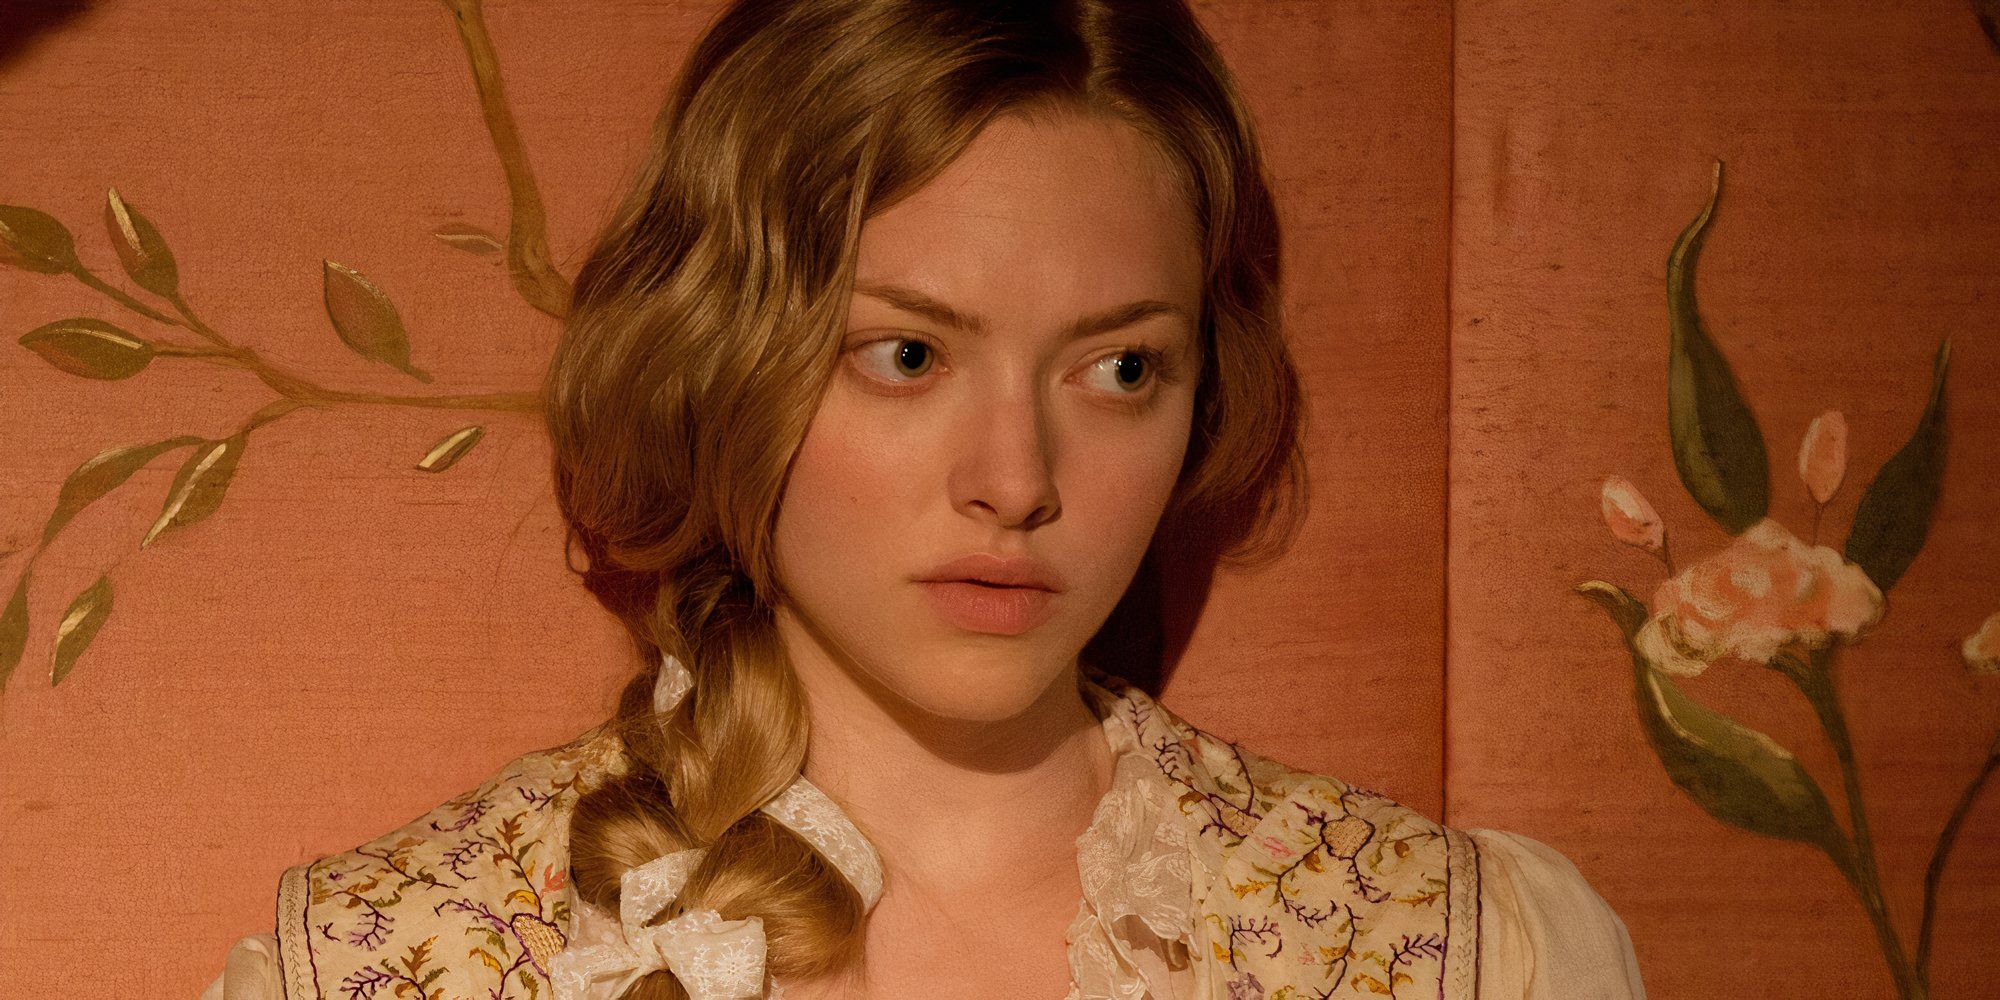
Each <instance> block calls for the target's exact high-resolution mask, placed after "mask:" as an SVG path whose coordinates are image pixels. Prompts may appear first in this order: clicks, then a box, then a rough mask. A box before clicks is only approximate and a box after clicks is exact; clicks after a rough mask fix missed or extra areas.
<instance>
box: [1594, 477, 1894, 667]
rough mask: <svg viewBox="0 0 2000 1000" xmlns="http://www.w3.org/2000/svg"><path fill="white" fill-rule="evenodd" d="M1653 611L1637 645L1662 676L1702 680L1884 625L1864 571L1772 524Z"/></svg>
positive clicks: (1693, 572)
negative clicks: (1722, 668)
mask: <svg viewBox="0 0 2000 1000" xmlns="http://www.w3.org/2000/svg"><path fill="white" fill-rule="evenodd" d="M1650 610H1651V612H1652V617H1651V618H1650V619H1648V620H1647V622H1646V624H1645V625H1644V626H1642V627H1640V629H1639V633H1638V634H1637V635H1636V636H1634V637H1633V643H1634V644H1635V645H1636V646H1637V647H1638V649H1639V652H1640V653H1642V654H1643V655H1645V657H1646V658H1647V659H1649V660H1651V661H1652V662H1653V664H1654V665H1655V666H1658V667H1659V668H1660V669H1661V670H1663V671H1666V672H1667V673H1670V674H1678V675H1680V676H1682V677H1693V676H1695V675H1696V674H1699V673H1701V672H1702V671H1703V670H1706V669H1708V667H1709V666H1710V665H1711V664H1714V663H1718V662H1723V661H1729V660H1740V661H1744V662H1749V663H1759V664H1763V663H1769V662H1771V658H1772V657H1774V656H1776V655H1777V653H1778V651H1779V650H1780V649H1783V648H1785V647H1787V646H1790V645H1792V644H1794V643H1797V644H1799V645H1801V646H1803V647H1805V648H1807V649H1820V648H1824V647H1825V646H1826V645H1828V644H1829V643H1831V642H1832V641H1833V640H1834V638H1835V637H1836V636H1838V637H1841V638H1843V639H1846V640H1847V641H1849V642H1852V641H1854V640H1855V639H1858V638H1859V637H1860V636H1861V635H1862V634H1863V633H1864V632H1866V631H1867V630H1868V629H1869V628H1870V627H1872V626H1873V625H1874V624H1875V623H1876V622H1877V621H1880V620H1881V618H1882V610H1883V600H1882V591H1881V590H1880V589H1879V588H1877V587H1876V586H1875V582H1874V581H1873V580H1870V579H1868V574H1867V573H1865V572H1863V571H1862V569H1861V567H1860V566H1857V565H1855V564H1854V563H1851V562H1848V561H1847V560H1846V559H1844V558H1842V557H1841V555H1840V553H1838V552H1836V551H1834V550H1833V549H1830V548H1828V547H1826V546H1824V545H1807V544H1806V543H1804V542H1802V541H1800V540H1799V539H1798V538H1797V537H1795V536H1794V535H1793V534H1792V533H1791V532H1789V531H1786V530H1785V528H1784V526H1783V525H1781V524H1779V523H1778V522H1776V521H1773V520H1771V519H1770V518H1768V517H1767V518H1764V519H1762V520H1760V521H1758V522H1757V523H1756V524H1753V525H1751V526H1750V528H1749V529H1748V530H1746V531H1744V532H1743V533H1742V534H1741V535H1738V536H1736V538H1735V539H1734V540H1733V541H1731V542H1730V543H1729V546H1728V547H1727V548H1724V549H1723V550H1721V551H1720V552H1717V553H1715V554H1713V555H1711V556H1709V557H1708V558H1706V559H1703V560H1702V561H1700V562H1698V563H1696V564H1694V565H1693V566H1690V567H1688V568H1687V569H1685V570H1682V571H1681V573H1680V574H1679V575H1677V576H1675V577H1674V578H1673V579H1671V580H1668V581H1666V582H1665V583H1662V584H1660V586H1659V589H1658V590H1656V591H1654V593H1653V602H1652V606H1651V609H1650Z"/></svg>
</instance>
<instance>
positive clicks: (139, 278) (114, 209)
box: [104, 188, 180, 299]
mask: <svg viewBox="0 0 2000 1000" xmlns="http://www.w3.org/2000/svg"><path fill="white" fill-rule="evenodd" d="M104 228H105V229H107V230H109V231H110V233H111V246H112V248H113V249H115V250H117V251H118V263H120V264H122V265H124V266H125V273H126V274H127V275H129V276H130V277H131V278H132V283H133V284H135V285H138V286H139V287H140V288H143V289H145V290H147V291H149V292H152V293H153V294H154V295H158V296H161V297H164V298H169V299H171V298H173V297H174V296H175V294H176V292H177V290H178V289H179V287H180V271H179V269H178V268H177V267H176V266H175V265H174V254H173V251H172V250H169V249H167V241H166V240H164V239H162V238H161V237H160V231H159V230H158V229H155V228H153V224H152V223H151V222H149V221H147V220H146V217H145V216H144V215H141V214H139V210H138V209H135V208H133V207H132V206H131V205H128V204H126V203H125V199H123V198H121V197H119V196H118V189H117V188H112V189H110V192H109V193H108V194H107V195H106V196H105V199H104Z"/></svg>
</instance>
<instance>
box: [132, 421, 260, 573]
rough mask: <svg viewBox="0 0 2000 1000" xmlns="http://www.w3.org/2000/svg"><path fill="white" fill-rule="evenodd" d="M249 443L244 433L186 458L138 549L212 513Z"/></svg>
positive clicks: (199, 448) (207, 445)
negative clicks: (162, 534) (174, 529)
mask: <svg viewBox="0 0 2000 1000" xmlns="http://www.w3.org/2000/svg"><path fill="white" fill-rule="evenodd" d="M249 439H250V435H249V432H248V431H238V432H236V433H235V434H232V435H230V436H229V437H226V438H223V439H221V440H218V441H209V442H206V443H204V444H201V445H198V446H196V447H195V449H194V454H192V455H189V456H188V459H187V461H186V462H184V463H182V465H181V469H180V472H179V473H177V474H175V476H174V484H173V486H172V487H171V488H169V489H168V490H167V502H166V505H165V506H164V507H163V508H161V510H160V516H159V519H158V520H155V521H154V522H153V527H152V529H151V530H149V531H147V532H146V537H145V538H143V539H140V541H139V547H140V548H142V549H143V548H145V547H146V546H147V545H148V544H151V542H152V541H153V539H155V538H157V537H159V536H160V534H161V533H162V532H164V531H166V530H168V529H169V528H180V527H185V526H187V525H190V524H194V523H195V522H197V521H200V520H201V519H203V518H205V517H207V516H208V515H210V514H213V513H215V509H216V508H217V507H219V506H221V505H222V496H223V494H224V493H225V492H227V491H228V489H229V481H230V479H231V478H233V477H234V476H235V474H236V462H237V459H238V458H240V457H241V456H242V454H243V446H244V445H245V444H246V443H248V441H249Z"/></svg>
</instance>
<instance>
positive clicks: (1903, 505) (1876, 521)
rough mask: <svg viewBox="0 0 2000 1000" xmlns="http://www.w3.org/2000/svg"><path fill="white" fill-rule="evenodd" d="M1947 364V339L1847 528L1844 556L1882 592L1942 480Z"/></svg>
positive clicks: (1908, 555)
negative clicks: (1906, 425) (1920, 407)
mask: <svg viewBox="0 0 2000 1000" xmlns="http://www.w3.org/2000/svg"><path fill="white" fill-rule="evenodd" d="M1950 364H1951V340H1950V338H1946V339H1945V341H1944V342H1943V343H1941V344H1939V345H1938V349H1937V354H1936V355H1935V356H1934V357H1933V358H1932V361H1931V395H1930V401H1929V402H1927V403H1925V404H1924V415H1923V416H1921V417H1918V418H1917V429H1916V430H1915V431H1913V432H1911V434H1910V439H1909V440H1908V441H1905V442H1903V447H1902V448H1901V449H1900V450H1898V451H1897V452H1896V454H1894V455H1892V456H1890V458H1889V460H1888V461H1887V462H1884V463H1882V468H1881V469H1880V470H1879V471H1877V472H1876V473H1875V479H1874V481H1872V482H1870V483H1869V484H1868V491H1867V492H1865V493H1863V494H1861V504H1860V506H1858V507H1856V508H1855V510H1854V526H1853V527H1851V528H1849V529H1848V531H1847V546H1846V553H1845V554H1846V556H1847V558H1848V559H1849V560H1851V561H1852V562H1853V563H1854V564H1855V565H1858V566H1860V567H1861V570H1862V572H1864V573H1867V574H1868V579H1870V580H1873V581H1875V586H1877V587H1880V588H1881V589H1882V590H1883V591H1887V590H1888V589H1889V588H1890V587H1893V586H1895V584H1896V581H1897V580H1899V579H1901V578H1902V576H1903V571H1904V570H1907V569H1909V568H1910V563H1911V562H1912V561H1914V560H1915V559H1916V558H1917V553H1918V552H1920V551H1922V550H1923V547H1924V539H1925V537H1927V536H1928V535H1929V534H1930V530H1931V512H1932V511H1933V510H1935V509H1936V508H1937V499H1938V490H1939V487H1940V485H1941V484H1942V482H1943V480H1944V448H1945V434H1944V377H1945V371H1946V369H1947V368H1948V367H1949V366H1950Z"/></svg>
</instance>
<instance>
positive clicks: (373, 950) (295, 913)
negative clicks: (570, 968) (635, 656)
mask: <svg viewBox="0 0 2000 1000" xmlns="http://www.w3.org/2000/svg"><path fill="white" fill-rule="evenodd" d="M625 766H626V761H625V759H624V757H623V756H622V753H621V751H620V744H619V742H618V740H617V737H616V736H615V735H614V734H612V733H611V732H610V731H609V729H608V728H607V726H605V725H603V724H600V725H598V726H594V727H592V728H591V729H589V730H587V731H586V732H584V733H583V734H581V735H579V736H577V737H575V738H574V739H572V740H570V741H568V742H566V743H563V744H561V745H559V746H554V747H548V748H545V749H540V750H534V751H530V752H527V753H524V754H521V755H520V756H518V757H515V758H514V759H513V760H510V761H508V762H507V763H506V764H505V765H503V766H501V767H499V768H497V769H496V770H494V771H493V772H491V773H490V774H489V775H488V776H487V777H486V778H485V779H484V780H482V781H480V782H479V783H478V784H477V785H475V786H474V787H472V788H470V789H468V790H466V791H464V792H461V793H459V794H457V795H454V796H452V797H451V798H449V799H447V800H445V801H444V802H441V803H439V804H438V805H436V806H434V807H433V808H431V809H429V810H427V811H425V812H424V813H423V814H422V815H420V816H418V817H416V818H415V819H412V820H410V821H409V822H407V823H404V824H402V825H401V826H398V827H396V828H395V829H393V830H390V831H389V832H387V833H384V834H382V835H381V836H378V837H376V838H374V839H372V840H370V841H368V842H367V843H364V844H361V845H359V846H357V847H355V848H353V849H351V850H347V851H342V852H340V853H337V854H332V855H328V856H326V857H322V858H319V859H318V860H315V861H311V862H308V863H305V864H301V865H297V866H295V867H293V868H291V869H289V870H287V871H286V872H285V873H284V875H283V876H282V877H281V878H280V880H279V887H278V914H277V927H276V931H277V933H276V935H275V938H276V942H277V951H278V959H279V962H278V964H279V965H280V966H281V969H280V976H281V978H282V979H283V981H284V985H285V986H286V987H287V988H288V991H289V994H290V995H293V996H320V995H327V996H331V995H340V994H341V992H342V991H348V992H352V991H354V990H357V989H358V990H361V991H362V992H363V993H364V994H372V992H374V991H375V990H376V989H380V988H382V987H385V986H389V985H392V984H397V983H402V984H406V985H408V984H415V983H422V984H424V986H423V989H422V992H424V993H425V995H430V994H431V992H432V991H433V990H435V989H443V990H444V993H445V994H446V995H460V994H463V995H468V996H471V995H481V994H483V993H485V992H487V991H490V990H492V989H493V988H494V987H495V982H494V979H495V976H496V974H497V975H498V976H499V977H500V978H502V979H519V980H520V982H519V983H518V984H516V985H518V986H519V987H520V988H522V989H540V988H544V987H546V986H547V985H548V968H547V963H548V960H549V959H550V958H552V957H553V956H554V955H555V954H556V953H557V952H559V951H560V950H561V949H562V947H563V944H564V942H565V940H566V936H567V929H568V927H569V925H570V920H571V913H570V909H571V905H572V894H571V893H570V891H569V850H568V835H569V823H568V816H569V814H570V813H571V811H573V809H574V808H575V804H576V800H577V799H578V798H579V797H580V796H582V795H583V794H585V793H587V792H589V791H590V790H592V789H593V788H595V787H597V786H598V785H600V784H602V783H603V782H604V781H606V780H608V779H609V778H611V777H613V776H615V775H617V774H619V773H622V772H623V770H624V768H625ZM239 946H240V943H239ZM233 955H234V952H232V956H233ZM531 984H532V985H531ZM503 989H504V988H503Z"/></svg>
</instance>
